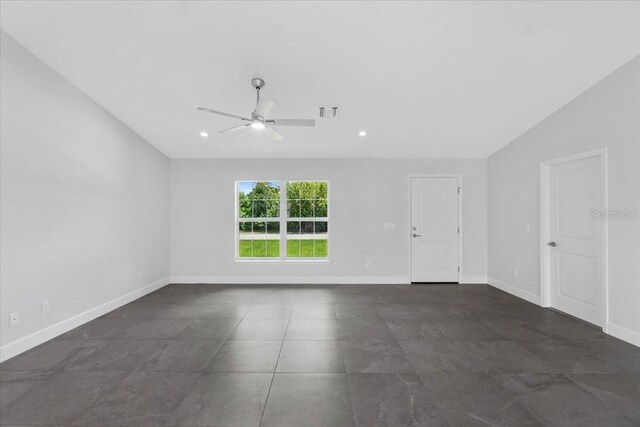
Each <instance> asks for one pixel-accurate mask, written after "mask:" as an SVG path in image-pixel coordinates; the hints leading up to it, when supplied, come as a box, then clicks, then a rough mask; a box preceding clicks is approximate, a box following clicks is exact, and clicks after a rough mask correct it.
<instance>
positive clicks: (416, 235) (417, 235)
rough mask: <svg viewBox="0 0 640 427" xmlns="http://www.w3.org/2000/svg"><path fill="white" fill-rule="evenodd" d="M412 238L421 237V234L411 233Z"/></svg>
mask: <svg viewBox="0 0 640 427" xmlns="http://www.w3.org/2000/svg"><path fill="white" fill-rule="evenodd" d="M413 237H422V234H416V233H413Z"/></svg>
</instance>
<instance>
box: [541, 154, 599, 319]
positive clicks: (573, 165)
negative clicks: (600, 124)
mask: <svg viewBox="0 0 640 427" xmlns="http://www.w3.org/2000/svg"><path fill="white" fill-rule="evenodd" d="M549 184H550V191H549V194H550V216H551V217H550V221H549V226H550V242H548V243H547V244H548V250H549V251H550V254H549V261H550V262H549V266H550V282H551V283H550V285H551V292H550V304H551V306H552V307H554V308H557V309H558V310H561V311H564V312H566V313H568V314H570V315H572V316H575V317H577V318H580V319H582V320H586V321H587V322H590V323H593V324H596V325H600V326H602V299H603V298H602V295H603V286H604V280H603V271H602V239H603V221H602V220H597V219H594V218H592V216H591V211H592V210H593V209H598V210H602V209H603V205H604V200H603V182H602V165H601V160H600V157H588V158H583V159H578V160H573V161H569V162H566V163H560V164H556V165H552V166H550V175H549Z"/></svg>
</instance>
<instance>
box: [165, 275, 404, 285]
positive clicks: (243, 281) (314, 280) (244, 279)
mask: <svg viewBox="0 0 640 427" xmlns="http://www.w3.org/2000/svg"><path fill="white" fill-rule="evenodd" d="M171 283H207V284H229V285H295V284H300V285H339V284H340V285H353V284H356V285H363V284H364V285H403V284H408V283H409V278H408V277H406V276H346V277H340V276H301V277H295V276H171Z"/></svg>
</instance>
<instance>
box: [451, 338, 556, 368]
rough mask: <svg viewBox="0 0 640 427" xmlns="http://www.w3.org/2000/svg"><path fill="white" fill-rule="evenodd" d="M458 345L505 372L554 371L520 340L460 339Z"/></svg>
mask: <svg viewBox="0 0 640 427" xmlns="http://www.w3.org/2000/svg"><path fill="white" fill-rule="evenodd" d="M457 345H458V346H459V347H460V348H461V349H462V350H463V351H465V352H466V353H467V354H471V355H473V356H474V357H476V358H478V359H479V360H481V361H482V362H484V363H486V364H487V365H490V366H491V367H493V368H494V369H495V370H496V371H497V372H505V373H523V372H526V373H542V372H552V371H553V369H552V366H551V365H550V364H549V363H548V362H546V361H545V360H543V359H541V358H539V357H537V356H536V355H534V354H533V353H531V352H530V351H529V350H527V349H525V348H524V347H523V346H522V345H520V342H518V341H507V340H496V341H459V342H457Z"/></svg>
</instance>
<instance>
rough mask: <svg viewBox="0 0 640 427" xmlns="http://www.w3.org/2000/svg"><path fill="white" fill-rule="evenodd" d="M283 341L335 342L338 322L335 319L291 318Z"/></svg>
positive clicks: (337, 336)
mask: <svg viewBox="0 0 640 427" xmlns="http://www.w3.org/2000/svg"><path fill="white" fill-rule="evenodd" d="M284 339H285V340H303V341H310V340H337V339H339V335H338V322H337V321H336V320H335V319H314V318H305V317H298V318H294V317H292V318H291V320H290V321H289V327H288V328H287V333H286V335H285V337H284Z"/></svg>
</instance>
